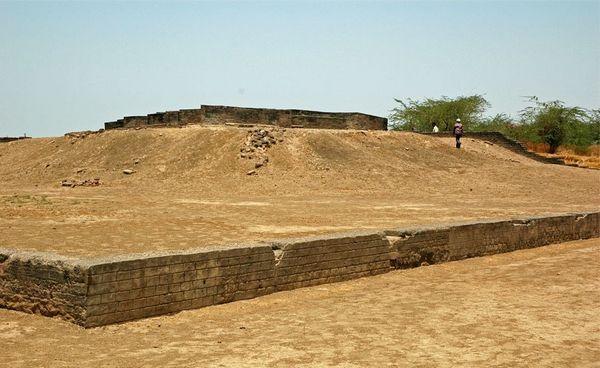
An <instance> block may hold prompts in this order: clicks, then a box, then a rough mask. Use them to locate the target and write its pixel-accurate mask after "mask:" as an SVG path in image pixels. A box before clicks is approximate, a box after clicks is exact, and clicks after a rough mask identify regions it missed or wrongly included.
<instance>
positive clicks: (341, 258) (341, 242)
mask: <svg viewBox="0 0 600 368" xmlns="http://www.w3.org/2000/svg"><path fill="white" fill-rule="evenodd" d="M272 247H273V248H274V249H275V257H276V259H277V262H276V264H275V280H276V286H275V289H276V290H277V291H281V290H291V289H297V288H300V287H306V286H312V285H319V284H326V283H332V282H338V281H344V280H351V279H355V278H359V277H364V276H371V275H377V274H380V273H385V272H388V271H389V270H390V256H389V243H388V242H387V240H385V239H384V238H383V233H372V234H348V235H336V236H332V237H316V238H308V239H300V240H287V241H280V242H274V243H272Z"/></svg>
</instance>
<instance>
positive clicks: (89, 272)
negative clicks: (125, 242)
mask: <svg viewBox="0 0 600 368" xmlns="http://www.w3.org/2000/svg"><path fill="white" fill-rule="evenodd" d="M598 236H600V212H595V213H582V214H569V215H561V216H551V217H541V218H529V219H520V220H509V221H489V222H480V223H467V224H455V225H444V226H438V227H433V228H423V229H417V228H414V229H397V230H386V231H385V232H370V233H345V234H334V235H331V236H321V237H311V238H302V239H286V240H279V241H267V242H263V243H260V244H247V245H230V246H219V247H214V248H201V249H189V250H185V251H181V252H176V253H156V254H155V253H152V254H137V255H129V256H126V257H117V258H101V259H86V260H82V259H75V258H67V257H60V256H56V255H52V254H45V253H30V252H22V251H11V250H6V249H0V306H2V307H5V308H10V309H15V310H20V311H24V312H28V313H38V314H42V315H45V316H52V317H54V316H57V317H60V318H63V319H65V320H68V321H71V322H73V323H76V324H79V325H82V326H85V327H94V326H101V325H106V324H111V323H117V322H123V321H129V320H134V319H139V318H145V317H150V316H156V315H161V314H167V313H174V312H178V311H181V310H185V309H194V308H200V307H204V306H209V305H214V304H220V303H226V302H231V301H235V300H241V299H249V298H254V297H257V296H261V295H266V294H270V293H273V292H277V291H282V290H291V289H296V288H300V287H305V286H312V285H319V284H325V283H331V282H337V281H343V280H350V279H354V278H358V277H364V276H369V275H375V274H380V273H385V272H389V271H391V270H393V269H394V268H409V267H416V266H419V265H422V264H433V263H439V262H446V261H454V260H460V259H465V258H469V257H476V256H482V255H490V254H496V253H502V252H508V251H513V250H516V249H523V248H532V247H537V246H542V245H546V244H551V243H559V242H565V241H570V240H577V239H587V238H592V237H598Z"/></svg>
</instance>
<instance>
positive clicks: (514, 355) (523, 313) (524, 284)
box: [0, 239, 600, 367]
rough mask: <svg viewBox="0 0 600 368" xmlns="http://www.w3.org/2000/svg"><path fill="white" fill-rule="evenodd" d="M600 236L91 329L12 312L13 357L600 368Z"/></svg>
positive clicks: (1, 328) (8, 328) (67, 361)
mask: <svg viewBox="0 0 600 368" xmlns="http://www.w3.org/2000/svg"><path fill="white" fill-rule="evenodd" d="M599 309H600V240H598V239H592V240H586V241H576V242H570V243H563V244H559V245H551V246H547V247H542V248H537V249H531V250H523V251H517V252H513V253H507V254H502V255H496V256H491V257H482V258H475V259H470V260H466V261H460V262H451V263H446V264H441V265H435V266H429V267H421V268H417V269H412V270H406V271H394V272H391V273H388V274H385V275H381V276H375V277H369V278H363V279H360V280H354V281H349V282H343V283H337V284H329V285H323V286H317V287H312V288H306V289H299V290H295V291H291V292H281V293H276V294H272V295H268V296H265V297H261V298H258V299H253V300H248V301H242V302H235V303H231V304H225V305H219V306H213V307H208V308H204V309H200V310H194V311H186V312H181V313H178V314H176V315H173V316H164V317H157V318H151V319H145V320H141V321H137V322H131V323H126V324H121V325H113V326H107V327H102V328H97V329H91V330H84V329H82V328H80V327H77V326H75V325H72V324H69V323H67V322H63V321H60V320H55V319H48V318H45V317H40V316H36V315H28V314H24V313H19V312H12V311H7V310H0V352H2V358H1V360H0V366H4V367H144V366H145V367H150V366H151V367H202V366H211V367H213V366H214V367H263V366H268V367H289V366H296V367H329V366H337V367H385V366H389V367H401V366H411V367H456V366H468V367H489V366H494V367H598V362H599V361H600V314H599V313H598V310H599Z"/></svg>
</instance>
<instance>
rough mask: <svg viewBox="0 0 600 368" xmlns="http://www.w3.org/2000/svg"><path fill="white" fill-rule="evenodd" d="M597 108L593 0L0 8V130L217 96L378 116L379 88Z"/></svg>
mask: <svg viewBox="0 0 600 368" xmlns="http://www.w3.org/2000/svg"><path fill="white" fill-rule="evenodd" d="M475 93H478V94H484V95H485V97H486V98H487V99H488V100H489V101H490V102H491V103H492V108H491V109H490V114H492V113H496V112H506V113H508V114H511V115H516V113H517V111H518V110H519V109H521V108H522V107H523V106H524V104H523V101H524V99H523V97H522V96H527V95H537V96H539V97H541V98H543V99H561V100H563V101H565V102H567V103H568V104H573V105H580V106H584V107H588V108H591V107H594V108H598V107H600V1H591V2H571V1H570V2H539V1H538V2H484V1H481V2H426V3H423V2H358V3H350V2H328V3H325V2H319V1H314V2H297V3H292V2H276V3H269V2H260V3H251V2H244V3H233V2H219V3H193V2H183V3H171V2H168V3H167V2H162V3H141V2H135V3H119V2H110V3H102V2H97V3H88V2H86V3H83V2H82V3H73V2H64V3H47V2H44V3H31V2H26V3H21V2H19V3H17V2H0V136H5V135H22V134H23V133H27V134H28V135H33V136H45V135H59V134H63V133H65V132H67V131H73V130H85V129H98V128H101V127H102V124H103V122H105V121H110V120H115V119H118V118H120V117H122V116H124V115H136V114H148V113H152V112H155V111H164V110H173V109H180V108H193V107H198V106H200V104H203V103H204V104H222V105H237V106H250V107H274V108H306V109H315V110H329V111H360V112H366V113H371V114H375V115H380V116H387V115H388V114H389V110H390V109H391V108H393V107H394V100H393V98H394V97H397V98H407V97H411V98H423V97H426V96H427V97H439V96H442V95H447V96H457V95H468V94H475Z"/></svg>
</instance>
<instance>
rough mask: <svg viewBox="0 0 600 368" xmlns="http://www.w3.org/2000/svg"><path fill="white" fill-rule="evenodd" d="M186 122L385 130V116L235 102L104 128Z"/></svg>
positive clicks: (129, 120) (129, 119)
mask: <svg viewBox="0 0 600 368" xmlns="http://www.w3.org/2000/svg"><path fill="white" fill-rule="evenodd" d="M187 124H204V125H226V124H250V125H277V126H280V127H302V128H315V129H364V130H386V129H387V119H386V118H380V117H377V116H372V115H367V114H362V113H355V112H352V113H337V112H321V111H308V110H291V109H290V110H280V109H263V108H248V107H234V106H213V105H202V106H201V107H200V108H199V109H185V110H179V111H167V112H157V113H154V114H149V115H147V116H126V117H124V118H123V119H121V120H117V121H111V122H107V123H105V124H104V128H105V129H107V130H109V129H116V128H136V127H152V126H176V125H187Z"/></svg>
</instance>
